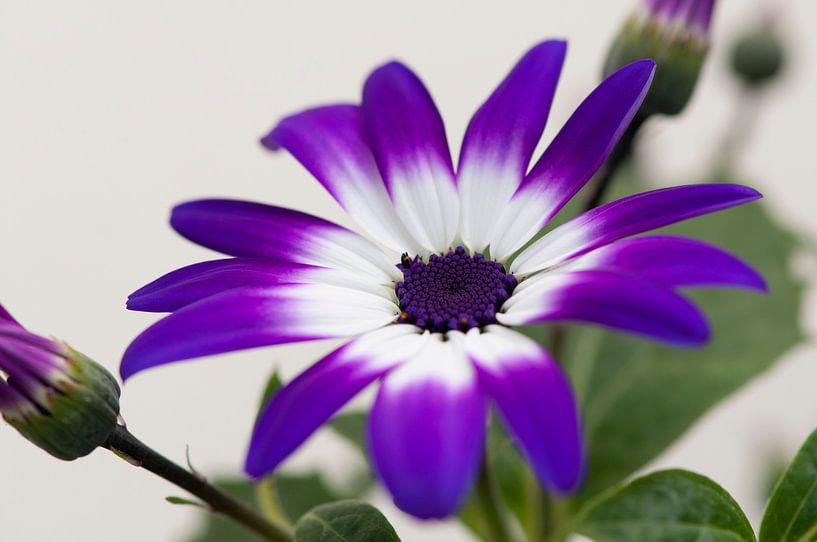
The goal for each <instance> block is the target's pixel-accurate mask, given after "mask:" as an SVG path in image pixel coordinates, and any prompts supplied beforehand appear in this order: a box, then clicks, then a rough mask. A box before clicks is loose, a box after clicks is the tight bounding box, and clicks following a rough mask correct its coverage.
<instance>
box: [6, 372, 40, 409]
mask: <svg viewBox="0 0 817 542" xmlns="http://www.w3.org/2000/svg"><path fill="white" fill-rule="evenodd" d="M27 405H30V403H29V401H28V399H26V397H25V396H24V395H23V394H21V393H20V392H19V391H17V390H16V389H14V388H13V387H12V386H11V385H9V384H8V383H6V382H5V381H4V380H3V379H2V378H0V412H2V413H3V414H5V415H9V414H10V413H11V412H12V411H16V410H19V409H21V408H24V407H25V406H27ZM32 408H33V406H32Z"/></svg>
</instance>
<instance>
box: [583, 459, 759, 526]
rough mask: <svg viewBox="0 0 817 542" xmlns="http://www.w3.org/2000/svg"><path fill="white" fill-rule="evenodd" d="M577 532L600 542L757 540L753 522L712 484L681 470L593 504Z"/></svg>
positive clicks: (640, 481)
mask: <svg viewBox="0 0 817 542" xmlns="http://www.w3.org/2000/svg"><path fill="white" fill-rule="evenodd" d="M577 530H578V532H580V533H581V534H583V535H585V536H587V537H589V538H592V539H593V540H596V541H597V542H632V541H635V540H638V541H644V542H697V541H704V540H705V541H707V542H753V541H754V540H755V535H754V533H753V532H752V527H751V525H749V520H747V519H746V515H745V514H744V513H743V511H742V510H741V509H740V507H739V506H738V504H737V503H736V502H735V501H734V499H732V497H731V496H730V495H729V494H728V493H727V492H726V491H724V490H723V488H721V487H720V486H719V485H718V484H716V483H715V482H713V481H712V480H710V479H708V478H706V477H704V476H701V475H699V474H694V473H692V472H687V471H682V470H667V471H661V472H656V473H654V474H650V475H648V476H645V477H643V478H638V479H636V480H634V481H633V482H631V483H629V484H627V485H625V486H623V487H621V488H618V489H615V490H613V491H610V492H608V493H606V494H605V495H603V496H602V497H601V498H600V499H599V500H597V501H595V502H594V503H592V504H591V505H590V506H589V507H588V509H587V510H586V511H585V513H584V514H583V515H582V516H581V517H580V518H579V521H578V529H577Z"/></svg>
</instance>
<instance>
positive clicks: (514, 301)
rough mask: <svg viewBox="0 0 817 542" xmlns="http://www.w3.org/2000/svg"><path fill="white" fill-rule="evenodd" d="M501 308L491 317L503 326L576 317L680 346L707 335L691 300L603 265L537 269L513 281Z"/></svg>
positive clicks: (703, 323) (702, 340)
mask: <svg viewBox="0 0 817 542" xmlns="http://www.w3.org/2000/svg"><path fill="white" fill-rule="evenodd" d="M526 283H528V284H526ZM523 286H524V287H523ZM503 311H504V312H503V313H499V314H497V320H498V321H499V322H500V323H502V324H505V325H509V326H516V325H523V324H533V323H537V322H547V321H578V322H589V323H593V324H599V325H602V326H605V327H609V328H613V329H618V330H622V331H629V332H631V333H635V334H637V335H643V336H645V337H649V338H652V339H656V340H659V341H664V342H668V343H672V344H677V345H680V346H695V345H700V344H703V343H705V342H706V341H707V340H708V339H709V327H708V325H707V323H706V320H705V319H704V317H703V315H702V314H701V313H700V311H699V310H698V309H697V308H696V307H695V305H693V304H692V303H690V302H689V301H687V300H686V299H684V298H683V297H681V296H680V295H678V294H676V293H675V292H673V291H672V290H670V289H668V288H666V287H664V286H661V285H659V284H655V283H652V282H648V281H645V280H642V279H639V278H636V277H633V276H630V275H621V274H618V273H611V272H607V271H575V272H559V271H554V272H549V273H542V274H541V275H537V276H535V277H533V278H531V279H528V281H525V282H523V283H522V284H521V285H520V286H519V287H517V290H516V291H515V292H514V294H513V295H512V296H511V298H510V299H509V300H508V301H506V302H505V305H504V306H503Z"/></svg>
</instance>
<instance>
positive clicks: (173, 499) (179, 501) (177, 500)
mask: <svg viewBox="0 0 817 542" xmlns="http://www.w3.org/2000/svg"><path fill="white" fill-rule="evenodd" d="M165 500H166V501H167V502H169V503H170V504H180V505H183V506H195V507H197V508H204V509H205V510H207V505H205V504H204V503H203V502H201V501H194V500H192V499H186V498H184V497H177V496H174V495H171V496H169V497H165Z"/></svg>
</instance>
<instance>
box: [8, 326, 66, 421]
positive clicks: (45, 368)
mask: <svg viewBox="0 0 817 542" xmlns="http://www.w3.org/2000/svg"><path fill="white" fill-rule="evenodd" d="M61 366H62V360H61V359H60V358H58V357H57V356H55V355H54V354H53V353H51V352H50V351H46V350H43V349H42V348H39V347H38V346H36V345H33V344H31V343H30V342H26V341H24V340H18V339H17V338H14V337H9V336H6V335H0V371H2V372H4V373H5V374H7V375H8V376H9V385H11V386H12V387H13V388H15V389H17V390H18V391H19V392H20V393H22V394H24V395H25V396H26V397H28V398H29V399H30V400H31V401H33V402H37V403H39V404H41V405H42V404H43V400H44V398H43V397H42V395H43V393H45V390H46V389H47V388H46V387H47V386H49V383H50V380H51V378H53V377H54V376H55V375H56V374H58V372H59V369H60V368H61Z"/></svg>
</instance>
